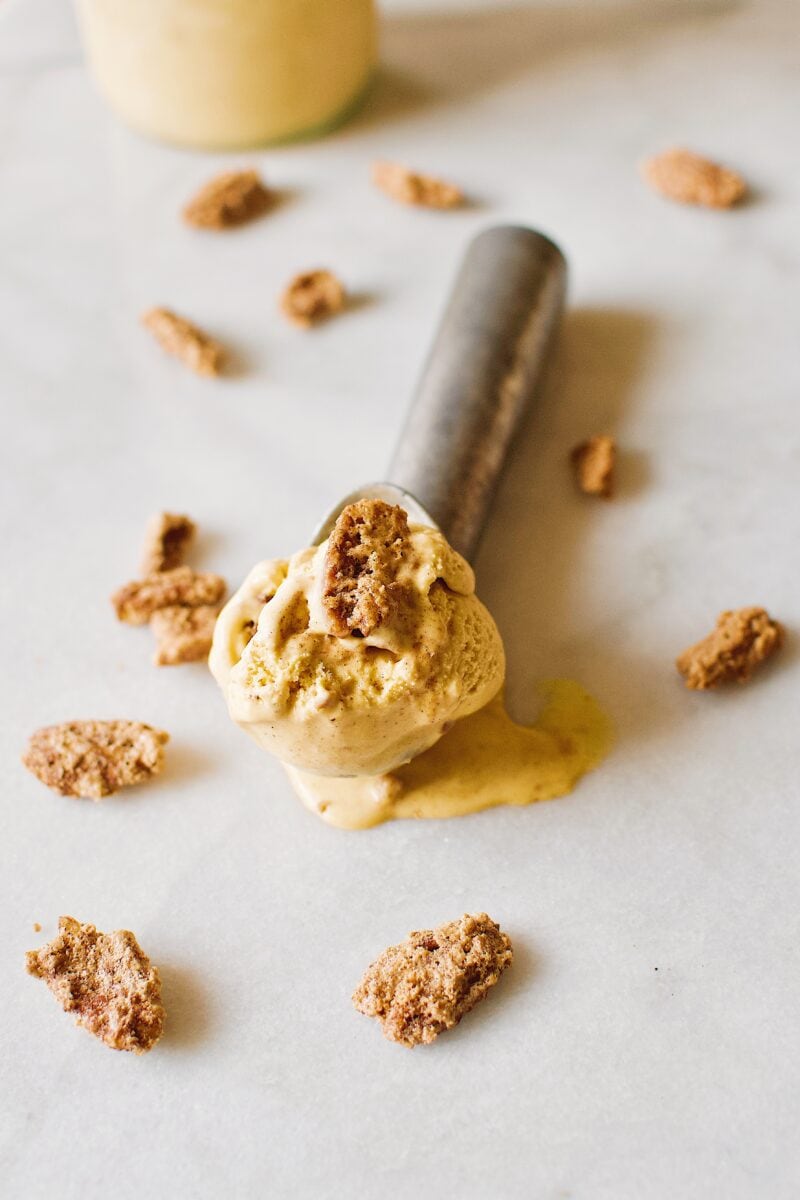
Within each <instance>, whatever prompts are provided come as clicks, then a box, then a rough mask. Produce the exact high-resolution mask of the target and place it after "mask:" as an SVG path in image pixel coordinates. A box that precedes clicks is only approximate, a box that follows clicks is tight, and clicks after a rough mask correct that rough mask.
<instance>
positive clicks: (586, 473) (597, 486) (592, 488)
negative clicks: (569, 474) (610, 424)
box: [570, 433, 617, 500]
mask: <svg viewBox="0 0 800 1200" xmlns="http://www.w3.org/2000/svg"><path fill="white" fill-rule="evenodd" d="M570 457H571V459H572V462H573V464H574V466H575V473H576V475H577V479H578V486H579V488H580V489H581V491H582V492H585V493H586V495H587V496H602V497H603V499H604V500H608V499H610V497H611V496H612V495H613V492H614V464H615V462H616V457H617V445H616V442H615V441H614V439H613V438H612V437H609V436H608V434H607V433H597V434H595V435H594V436H593V437H590V438H589V440H588V441H586V442H581V444H580V445H579V446H576V447H575V449H574V450H573V451H572V454H571V456H570Z"/></svg>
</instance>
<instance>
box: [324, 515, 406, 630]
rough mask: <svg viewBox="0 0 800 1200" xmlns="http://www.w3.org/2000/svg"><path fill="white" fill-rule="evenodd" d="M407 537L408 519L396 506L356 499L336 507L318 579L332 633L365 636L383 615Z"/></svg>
mask: <svg viewBox="0 0 800 1200" xmlns="http://www.w3.org/2000/svg"><path fill="white" fill-rule="evenodd" d="M408 536H409V528H408V517H407V516H406V514H405V512H404V511H403V509H402V508H400V507H399V505H396V504H387V503H386V501H385V500H358V501H357V502H356V503H355V504H348V505H347V507H346V508H344V509H342V511H341V513H340V514H339V518H338V520H337V522H336V524H335V525H334V527H333V530H332V531H331V534H330V537H329V538H328V547H327V550H326V553H325V565H324V570H323V578H322V605H323V608H324V609H325V612H326V614H327V617H328V624H329V627H330V630H331V632H332V633H334V634H335V635H336V636H337V637H347V635H348V634H351V633H359V634H361V635H362V636H363V637H366V636H367V635H368V634H370V633H372V631H373V630H374V629H377V627H378V626H379V625H380V624H381V622H382V621H383V620H384V619H385V618H386V617H387V616H388V614H389V612H390V610H391V606H392V601H393V599H394V594H395V592H396V589H397V587H398V585H397V583H396V581H395V580H396V575H397V568H398V566H399V563H400V559H401V558H402V555H403V553H404V551H405V549H406V546H407V539H408Z"/></svg>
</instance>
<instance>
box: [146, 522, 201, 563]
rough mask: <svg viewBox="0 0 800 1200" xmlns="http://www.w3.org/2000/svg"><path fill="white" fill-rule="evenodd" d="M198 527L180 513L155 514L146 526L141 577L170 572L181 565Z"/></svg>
mask: <svg viewBox="0 0 800 1200" xmlns="http://www.w3.org/2000/svg"><path fill="white" fill-rule="evenodd" d="M196 531H197V526H196V525H195V523H194V521H192V520H191V518H189V517H187V516H184V515H183V514H180V513H168V512H162V513H157V514H156V516H154V517H153V518H152V519H151V520H150V521H149V522H148V524H147V533H146V535H145V547H144V556H143V558H142V574H143V575H155V574H156V572H158V571H172V570H174V569H175V567H180V566H182V565H183V560H184V558H185V556H186V551H187V550H188V548H189V546H190V544H191V542H192V541H193V540H194V535H195V533H196Z"/></svg>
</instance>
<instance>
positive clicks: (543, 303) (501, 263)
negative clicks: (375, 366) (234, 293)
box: [387, 226, 567, 558]
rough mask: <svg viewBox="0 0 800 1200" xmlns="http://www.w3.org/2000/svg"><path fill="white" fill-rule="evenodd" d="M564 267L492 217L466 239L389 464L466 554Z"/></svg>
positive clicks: (529, 386)
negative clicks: (495, 223)
mask: <svg viewBox="0 0 800 1200" xmlns="http://www.w3.org/2000/svg"><path fill="white" fill-rule="evenodd" d="M566 276H567V266H566V261H565V259H564V256H563V255H562V253H561V251H560V250H559V249H558V247H557V246H555V245H554V243H553V242H551V241H550V240H549V239H548V238H546V237H544V236H543V235H542V234H540V233H536V232H534V230H532V229H524V228H520V227H517V226H496V227H494V228H491V229H487V230H484V232H483V233H480V234H478V236H477V237H476V238H475V239H474V240H473V241H472V243H471V244H470V246H469V248H468V250H467V253H466V255H465V257H464V261H463V263H462V266H461V270H460V271H459V273H458V276H457V277H456V280H455V283H454V286H453V290H452V293H451V298H450V302H449V304H448V306H447V309H446V311H445V314H444V317H443V319H442V322H441V324H440V326H439V330H438V333H437V334H436V337H435V339H434V342H433V345H432V347H431V350H430V353H429V356H428V360H427V363H426V364H425V367H424V369H423V372H422V377H421V379H420V382H419V385H418V387H417V391H416V395H415V397H414V400H413V402H412V405H411V408H410V410H409V413H408V417H407V419H406V424H405V428H404V430H403V432H402V435H401V437H400V440H399V442H398V445H397V448H396V449H395V452H394V456H393V458H392V461H391V464H390V466H389V470H388V472H387V474H388V477H389V479H391V480H393V482H395V483H396V484H398V485H399V486H401V487H402V488H403V489H404V490H406V491H409V492H411V494H412V495H414V496H416V497H417V499H418V501H419V502H420V503H421V504H422V505H423V506H424V508H425V509H427V511H428V512H430V514H431V515H432V516H433V518H434V520H435V522H436V524H437V525H438V526H439V527H440V529H441V530H442V531H443V533H445V534H446V536H447V538H448V539H449V541H450V543H451V544H452V545H453V546H454V547H455V548H456V550H459V551H460V552H461V553H462V554H463V555H464V556H465V557H466V558H470V557H472V555H473V553H474V551H475V548H476V546H477V544H478V540H479V538H480V535H481V533H482V531H483V526H484V523H485V520H486V516H487V514H488V510H489V506H490V504H491V500H492V496H493V494H494V490H495V486H496V484H497V480H498V477H499V475H500V471H501V469H502V466H503V462H504V460H505V456H506V453H507V451H508V448H509V445H510V443H511V440H512V438H513V436H514V431H515V430H516V428H517V425H518V423H519V420H520V418H521V416H522V414H523V412H524V411H525V408H526V407H527V405H528V404H529V403H530V402H531V400H532V398H533V396H534V394H535V390H536V386H537V384H538V382H539V380H540V378H541V375H542V369H543V366H544V363H545V361H546V359H547V356H548V351H549V349H550V346H551V343H552V340H553V334H554V332H555V329H556V326H557V324H558V320H559V317H560V315H561V311H562V308H563V305H564V296H565V291H566Z"/></svg>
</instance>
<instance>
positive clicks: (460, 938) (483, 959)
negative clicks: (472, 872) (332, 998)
mask: <svg viewBox="0 0 800 1200" xmlns="http://www.w3.org/2000/svg"><path fill="white" fill-rule="evenodd" d="M512 955H513V951H512V947H511V942H510V940H509V938H508V937H507V936H506V934H504V933H503V932H502V931H501V929H500V927H499V926H498V925H496V924H495V922H494V921H493V920H492V919H491V918H490V917H488V916H487V915H486V913H478V914H477V915H475V916H469V915H468V914H465V915H464V916H463V917H461V919H460V920H458V921H450V922H448V923H447V924H446V925H440V926H439V928H438V929H423V930H419V931H417V932H416V933H410V934H409V935H408V937H407V938H406V940H405V941H404V942H400V943H399V945H397V946H390V947H389V948H388V949H387V950H384V952H383V954H381V955H380V957H379V958H377V959H376V960H375V962H374V963H372V965H371V966H370V967H368V969H367V971H366V973H365V975H364V978H363V979H362V980H361V983H360V984H359V985H358V987H357V988H356V990H355V992H354V993H353V1003H354V1004H355V1006H356V1008H357V1009H358V1011H359V1012H361V1013H363V1014H364V1015H365V1016H367V1017H377V1019H378V1020H379V1021H380V1023H381V1026H382V1028H383V1033H384V1037H387V1038H389V1040H390V1041H393V1042H399V1043H400V1044H401V1045H402V1046H411V1047H413V1046H417V1045H419V1044H420V1043H421V1042H424V1043H427V1042H432V1041H433V1040H434V1038H436V1037H438V1035H439V1034H440V1033H443V1032H444V1030H446V1029H452V1027H453V1026H454V1025H457V1024H458V1023H459V1021H460V1020H461V1018H462V1017H463V1016H464V1014H465V1013H468V1012H469V1010H470V1009H471V1008H474V1006H475V1005H476V1004H477V1003H478V1002H479V1001H480V1000H482V999H483V998H484V996H485V995H486V993H487V992H488V991H489V989H490V988H491V987H493V986H494V984H496V983H497V981H498V980H499V978H500V976H501V975H502V974H503V972H504V971H505V970H506V968H507V967H510V966H511V959H512Z"/></svg>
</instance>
